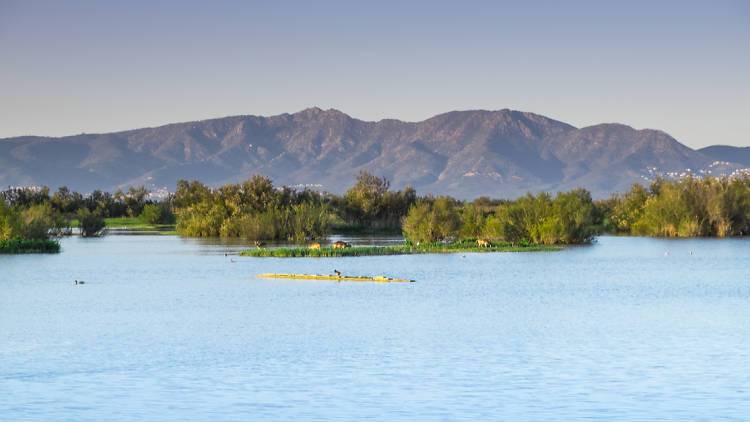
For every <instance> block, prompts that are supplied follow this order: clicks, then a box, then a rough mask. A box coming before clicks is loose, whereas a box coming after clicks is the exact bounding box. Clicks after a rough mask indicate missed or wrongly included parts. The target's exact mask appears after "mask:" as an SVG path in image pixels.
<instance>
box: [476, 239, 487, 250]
mask: <svg viewBox="0 0 750 422" xmlns="http://www.w3.org/2000/svg"><path fill="white" fill-rule="evenodd" d="M477 246H479V247H480V248H489V247H490V241H489V240H487V239H482V238H481V237H480V238H479V239H477Z"/></svg>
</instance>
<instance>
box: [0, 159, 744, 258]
mask: <svg viewBox="0 0 750 422" xmlns="http://www.w3.org/2000/svg"><path fill="white" fill-rule="evenodd" d="M0 199H2V203H0V239H11V238H44V239H46V238H48V237H49V236H51V235H55V234H60V233H63V232H65V229H66V227H69V223H68V222H69V220H70V219H72V218H76V219H78V221H79V222H80V224H81V228H82V232H84V225H90V226H91V230H86V231H85V232H84V233H96V232H97V230H100V228H102V227H103V222H102V220H101V219H102V218H104V217H124V216H127V217H136V216H140V218H142V219H143V220H144V221H147V222H150V223H174V222H175V221H176V222H177V225H176V228H177V232H178V233H179V234H181V235H184V236H223V237H241V238H247V239H253V240H258V241H260V240H272V239H280V240H288V241H292V242H297V243H303V242H305V241H306V240H311V239H320V238H323V237H325V236H326V235H327V234H328V233H329V232H330V231H331V229H332V227H335V228H337V229H342V228H356V229H365V230H367V229H393V230H399V231H401V232H402V233H403V235H404V237H405V238H406V239H407V241H408V242H413V243H416V242H425V243H431V242H438V241H442V242H446V241H451V240H456V239H472V238H476V239H483V240H485V241H489V242H505V243H508V244H511V245H531V244H576V243H585V242H587V241H589V240H590V239H592V237H593V236H595V235H596V234H598V233H605V232H609V233H619V234H631V235H645V236H661V237H694V236H720V237H723V236H741V235H744V234H746V233H748V230H750V178H749V177H748V176H742V177H735V178H726V177H725V178H714V177H708V178H702V179H698V178H693V177H688V178H683V179H680V180H668V179H655V180H654V181H652V182H651V183H650V184H649V186H648V187H645V186H643V185H640V184H635V185H633V187H632V188H631V189H630V190H629V191H627V192H625V193H616V194H613V195H612V196H611V197H610V198H608V199H604V200H599V201H595V200H593V199H592V197H591V194H590V193H589V192H588V191H586V190H585V189H574V190H571V191H569V192H560V193H557V194H556V195H551V194H549V193H539V194H537V195H532V194H527V195H525V196H522V197H520V198H517V199H515V200H504V199H490V198H487V197H480V198H477V199H475V200H474V201H471V202H469V201H461V200H457V199H454V198H451V197H447V196H439V197H434V196H431V195H426V196H418V195H417V193H416V191H415V190H414V189H413V188H411V187H409V186H407V187H406V188H404V189H403V190H399V191H393V190H391V189H390V183H389V181H388V180H387V179H386V178H384V177H376V176H374V175H372V174H370V173H368V172H364V171H363V172H360V173H359V174H358V175H357V176H356V181H355V183H354V185H353V186H352V188H351V189H349V190H348V191H347V192H346V193H345V194H343V195H335V194H330V193H324V192H317V191H311V190H294V189H291V188H288V187H274V185H273V183H272V181H271V180H270V179H269V178H268V177H263V176H259V175H256V176H254V177H252V178H251V179H249V180H247V181H245V182H242V183H237V184H227V185H224V186H221V187H217V188H211V187H209V186H207V185H205V184H203V183H200V182H198V181H192V182H188V181H186V180H180V181H178V183H177V189H176V191H175V193H174V194H173V195H170V196H169V197H168V198H165V199H163V200H161V201H154V200H151V199H149V197H148V191H147V190H146V189H145V188H142V187H141V188H130V189H129V190H127V191H120V190H118V191H117V192H115V193H114V194H109V193H106V192H101V191H98V190H97V191H94V192H92V193H91V194H89V195H82V194H79V193H77V192H71V191H69V190H68V189H67V188H66V187H61V188H59V189H58V191H57V192H54V193H52V194H50V191H49V189H48V188H42V189H29V188H15V189H8V190H6V191H3V192H1V193H0Z"/></svg>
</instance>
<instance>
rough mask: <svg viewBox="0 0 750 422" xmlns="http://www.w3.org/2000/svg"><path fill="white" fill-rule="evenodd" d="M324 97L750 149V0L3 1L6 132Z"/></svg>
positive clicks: (420, 113)
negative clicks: (621, 129)
mask: <svg viewBox="0 0 750 422" xmlns="http://www.w3.org/2000/svg"><path fill="white" fill-rule="evenodd" d="M310 106H319V107H321V108H337V109H340V110H342V111H344V112H346V113H348V114H350V115H352V116H354V117H357V118H360V119H364V120H379V119H381V118H386V117H390V118H398V119H403V120H411V121H415V120H422V119H425V118H428V117H431V116H433V115H435V114H438V113H442V112H446V111H450V110H457V109H478V108H481V109H502V108H511V109H516V110H523V111H531V112H535V113H539V114H543V115H546V116H549V117H551V118H555V119H558V120H562V121H565V122H567V123H570V124H573V125H575V126H579V127H581V126H586V125H591V124H596V123H604V122H620V123H625V124H628V125H631V126H633V127H636V128H657V129H662V130H664V131H666V132H668V133H669V134H671V135H672V136H674V137H675V138H677V139H678V140H679V141H681V142H683V143H684V144H686V145H688V146H691V147H701V146H706V145H710V144H730V145H743V146H747V145H750V136H748V134H750V1H706V2H688V1H643V2H640V1H627V2H625V1H623V2H613V1H579V2H576V1H572V2H564V1H529V2H525V1H511V2H500V1H497V2H496V1H488V2H478V1H461V2H458V1H456V2H439V1H431V2H421V1H412V2H407V1H401V2H390V1H377V2H354V1H341V2H329V1H305V2H290V1H289V2H285V1H277V2H245V1H224V2H206V1H198V2H187V1H162V2H159V1H123V2H109V1H65V2H63V1H8V0H0V137H7V136H16V135H23V134H35V135H50V136H60V135H68V134H76V133H81V132H87V133H92V132H109V131H117V130H124V129H133V128H138V127H144V126H156V125H161V124H166V123H173V122H179V121H189V120H200V119H207V118H213V117H222V116H228V115H238V114H258V115H273V114H279V113H283V112H295V111H299V110H301V109H304V108H307V107H310Z"/></svg>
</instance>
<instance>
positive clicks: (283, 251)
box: [240, 242, 562, 258]
mask: <svg viewBox="0 0 750 422" xmlns="http://www.w3.org/2000/svg"><path fill="white" fill-rule="evenodd" d="M561 249H562V248H561V247H559V246H550V245H540V246H536V245H535V246H511V245H496V246H490V247H485V248H480V247H477V246H476V243H474V244H473V246H471V244H470V243H468V242H456V243H447V244H443V243H430V244H421V245H419V246H416V245H412V246H409V245H397V246H355V247H351V248H346V249H334V248H331V247H327V248H320V249H308V248H306V247H299V248H272V249H254V250H247V251H242V252H240V255H242V256H252V257H262V258H265V257H277V258H296V257H313V258H325V257H346V256H380V255H410V254H426V253H460V252H534V251H557V250H561Z"/></svg>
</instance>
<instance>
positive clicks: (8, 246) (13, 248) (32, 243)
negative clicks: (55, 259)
mask: <svg viewBox="0 0 750 422" xmlns="http://www.w3.org/2000/svg"><path fill="white" fill-rule="evenodd" d="M58 252H60V244H59V243H57V242H55V241H54V240H49V239H21V238H13V239H0V254H24V253H58Z"/></svg>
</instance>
